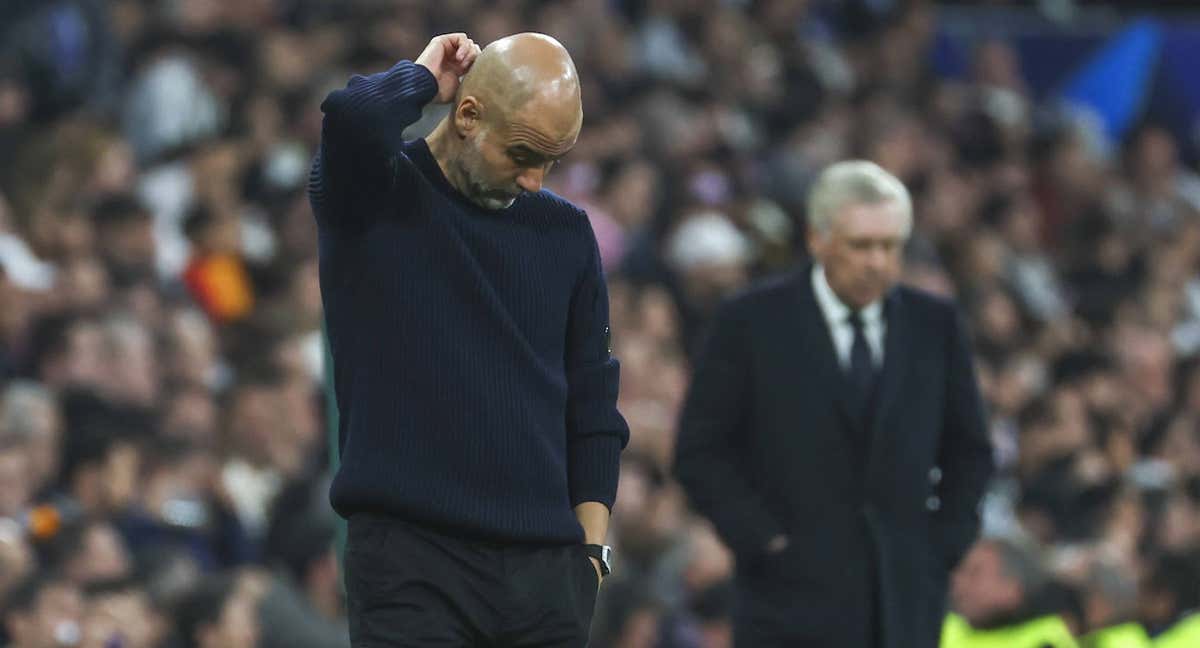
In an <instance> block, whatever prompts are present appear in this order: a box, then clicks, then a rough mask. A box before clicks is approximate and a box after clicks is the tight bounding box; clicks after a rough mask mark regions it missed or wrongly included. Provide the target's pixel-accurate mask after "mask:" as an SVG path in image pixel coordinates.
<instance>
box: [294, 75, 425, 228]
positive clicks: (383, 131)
mask: <svg viewBox="0 0 1200 648" xmlns="http://www.w3.org/2000/svg"><path fill="white" fill-rule="evenodd" d="M435 94H437V80H436V79H434V77H433V74H432V73H431V72H430V71H429V70H428V69H427V68H425V67H424V66H422V65H417V64H415V63H412V62H411V61H400V62H399V63H397V64H396V65H394V66H393V67H392V68H391V69H390V70H388V71H386V72H380V73H378V74H371V75H367V76H362V75H354V76H353V77H352V78H351V79H350V82H349V83H348V84H347V85H346V87H345V88H342V89H339V90H334V91H333V92H331V93H329V96H327V97H326V98H325V101H323V102H321V111H322V112H323V113H325V116H324V118H323V120H322V122H321V144H320V148H319V149H318V151H317V156H316V159H315V160H313V166H312V170H311V172H310V174H309V186H308V189H309V198H310V200H311V202H312V205H313V211H314V212H315V214H316V217H317V222H318V224H320V225H321V226H322V227H334V228H336V227H343V226H347V225H351V224H355V223H358V224H361V223H362V221H363V219H365V218H366V217H367V215H368V214H369V213H370V212H371V208H370V203H369V202H368V201H370V200H372V199H377V198H378V197H379V196H380V195H381V194H382V193H385V192H387V191H389V190H390V189H392V188H393V186H394V183H395V182H396V180H397V170H398V161H399V159H400V156H401V146H402V144H403V141H404V140H403V133H404V129H405V128H406V127H408V126H409V125H410V124H412V123H413V122H415V121H417V120H418V119H420V118H421V109H422V108H423V107H424V106H425V104H427V103H429V101H430V100H431V99H433V97H434V95H435Z"/></svg>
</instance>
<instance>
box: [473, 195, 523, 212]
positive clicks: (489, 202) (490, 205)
mask: <svg viewBox="0 0 1200 648" xmlns="http://www.w3.org/2000/svg"><path fill="white" fill-rule="evenodd" d="M516 201H517V197H516V196H509V195H499V196H497V195H491V196H478V197H476V198H475V200H474V202H475V204H477V205H479V206H480V207H483V208H484V209H492V210H497V209H508V208H509V207H512V204H513V203H514V202H516Z"/></svg>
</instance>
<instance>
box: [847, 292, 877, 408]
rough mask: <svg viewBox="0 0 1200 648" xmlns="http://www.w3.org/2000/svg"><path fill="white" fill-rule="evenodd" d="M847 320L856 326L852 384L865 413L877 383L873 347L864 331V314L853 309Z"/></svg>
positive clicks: (851, 351) (851, 358)
mask: <svg viewBox="0 0 1200 648" xmlns="http://www.w3.org/2000/svg"><path fill="white" fill-rule="evenodd" d="M847 321H849V322H850V326H851V327H853V328H854V344H852V345H851V346H850V376H849V377H850V386H851V388H852V389H853V391H854V399H855V402H856V404H857V405H858V407H859V408H860V414H865V413H866V408H867V407H869V403H870V400H871V389H872V387H873V386H874V383H875V365H874V363H873V362H872V361H871V347H870V345H869V344H867V335H866V333H864V332H863V321H862V315H861V314H860V313H859V312H858V311H851V312H850V317H848V318H847Z"/></svg>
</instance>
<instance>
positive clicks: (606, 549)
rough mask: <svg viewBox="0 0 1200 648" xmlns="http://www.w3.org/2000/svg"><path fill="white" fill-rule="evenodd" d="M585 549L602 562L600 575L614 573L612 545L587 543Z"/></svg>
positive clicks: (589, 554)
mask: <svg viewBox="0 0 1200 648" xmlns="http://www.w3.org/2000/svg"><path fill="white" fill-rule="evenodd" d="M583 550H584V551H585V552H586V553H587V555H588V557H590V558H595V559H596V560H597V561H599V563H600V576H602V577H603V576H608V575H609V574H611V573H612V547H610V546H608V545H598V544H585V545H583Z"/></svg>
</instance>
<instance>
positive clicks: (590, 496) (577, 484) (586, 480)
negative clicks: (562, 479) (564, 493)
mask: <svg viewBox="0 0 1200 648" xmlns="http://www.w3.org/2000/svg"><path fill="white" fill-rule="evenodd" d="M621 446H622V440H621V437H619V436H616V435H613V434H594V435H592V436H587V437H583V438H581V439H575V440H573V441H571V442H570V445H568V447H567V462H568V464H567V478H568V483H569V487H570V491H571V508H575V507H576V506H578V505H579V504H582V503H583V502H600V503H601V504H604V505H605V506H606V507H608V509H609V510H612V506H613V502H614V501H615V500H616V499H617V477H618V476H619V474H620V471H621Z"/></svg>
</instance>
